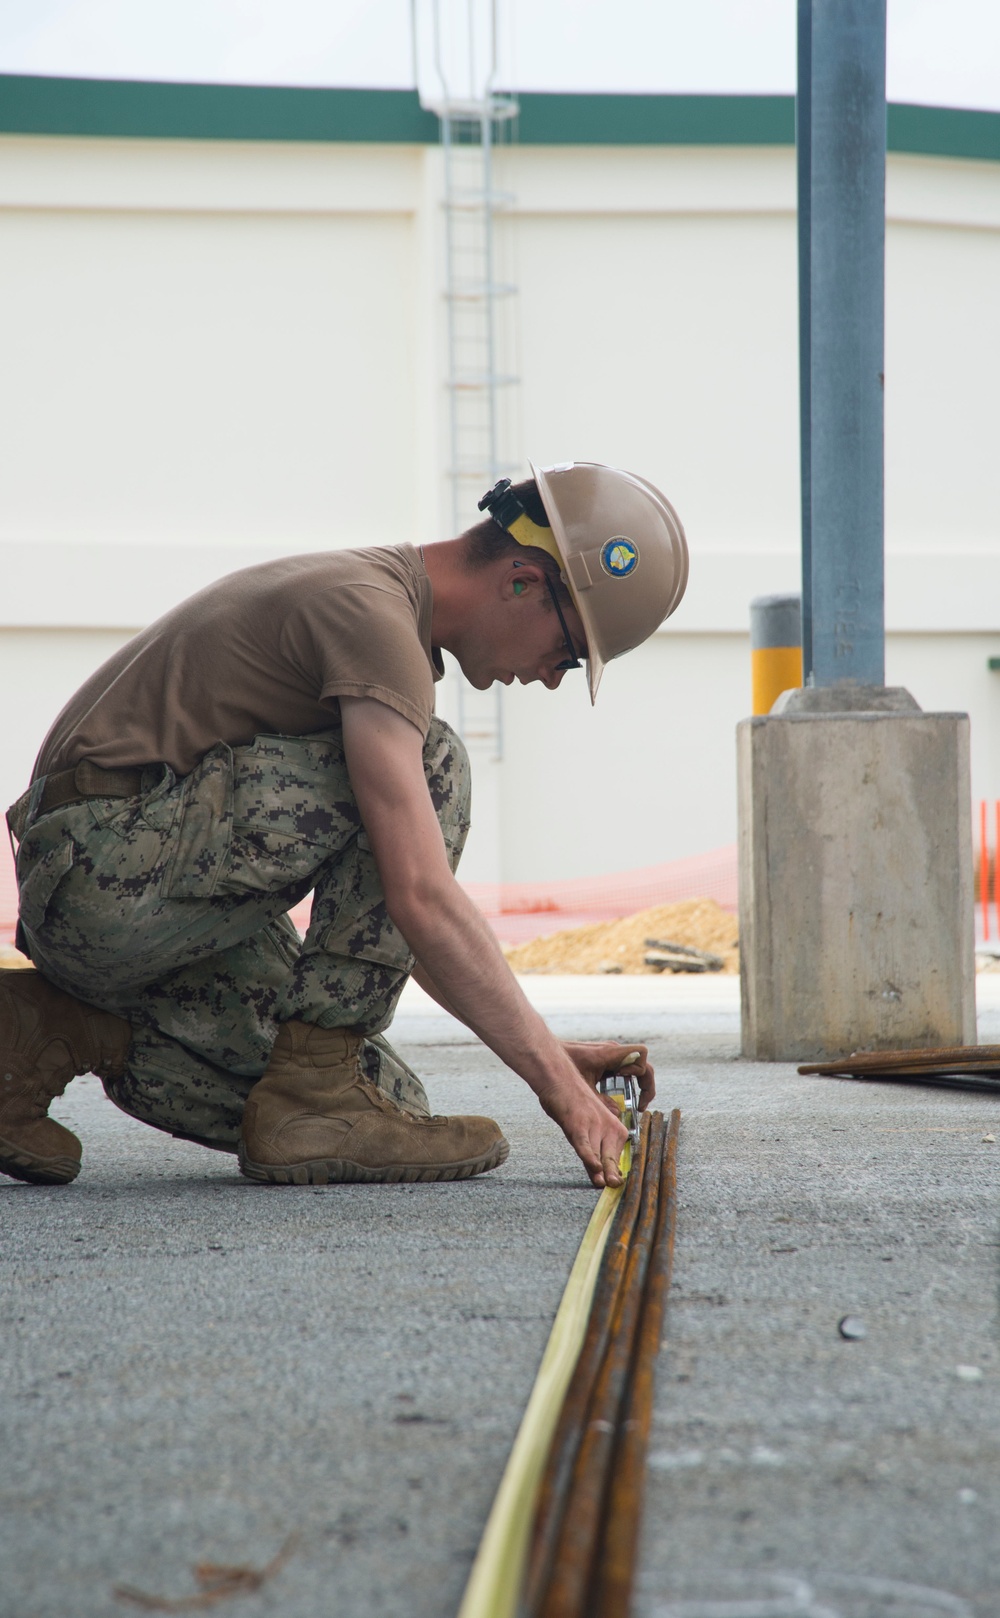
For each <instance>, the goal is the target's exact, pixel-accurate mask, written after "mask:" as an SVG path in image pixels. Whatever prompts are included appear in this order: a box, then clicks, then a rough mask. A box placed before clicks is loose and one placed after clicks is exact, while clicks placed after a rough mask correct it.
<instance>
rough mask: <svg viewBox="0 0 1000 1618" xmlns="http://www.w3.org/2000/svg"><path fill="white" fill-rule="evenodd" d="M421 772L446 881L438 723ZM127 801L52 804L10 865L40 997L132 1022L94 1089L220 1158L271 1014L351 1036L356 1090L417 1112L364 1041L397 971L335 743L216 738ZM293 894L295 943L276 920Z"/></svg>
mask: <svg viewBox="0 0 1000 1618" xmlns="http://www.w3.org/2000/svg"><path fill="white" fill-rule="evenodd" d="M424 773H425V776H426V779H427V786H428V790H429V792H430V795H431V800H432V802H433V804H434V808H435V810H436V813H437V817H438V821H439V824H440V826H441V830H442V833H443V836H444V841H445V846H446V848H447V852H448V858H449V861H450V863H451V867H452V870H455V869H456V867H457V865H458V861H459V858H460V856H461V852H462V848H463V846H464V844H465V839H466V836H467V834H468V829H469V803H470V795H471V794H470V779H469V763H468V757H467V755H466V752H465V749H464V747H463V745H462V743H461V741H459V739H458V737H457V736H456V735H455V734H454V732H453V731H452V730H451V729H450V728H449V727H448V726H447V725H446V724H445V723H444V721H443V720H440V719H436V718H435V719H433V720H432V721H431V728H430V731H429V733H428V736H427V740H426V742H425V744H424ZM142 786H143V790H142V793H141V795H140V796H139V797H138V798H130V799H125V800H123V799H121V798H96V799H88V800H87V801H86V802H83V803H75V804H68V805H67V806H65V807H64V808H61V809H56V810H53V811H51V812H50V813H49V814H46V815H44V816H42V817H41V818H40V819H38V820H36V821H35V822H34V823H33V824H29V827H28V829H27V830H26V832H25V835H24V838H23V841H22V842H21V845H20V847H19V849H18V854H17V874H18V888H19V892H20V914H21V925H22V928H23V932H24V935H25V937H26V939H27V943H28V947H29V950H30V954H31V958H32V960H33V962H34V964H35V965H36V966H37V967H38V969H39V970H40V971H41V972H42V973H43V974H44V975H45V977H47V978H48V979H49V980H50V981H51V982H53V983H55V984H57V985H58V986H59V987H60V988H63V989H66V990H68V992H69V993H71V994H74V995H77V996H78V997H79V998H80V999H82V1000H86V1001H89V1002H90V1003H91V1004H92V1005H95V1006H99V1007H101V1008H102V1009H103V1010H106V1011H113V1012H117V1013H118V1015H119V1016H122V1017H126V1018H127V1019H128V1020H129V1021H130V1023H131V1024H132V1029H133V1041H132V1046H131V1049H130V1051H129V1059H128V1068H127V1072H126V1074H125V1077H124V1078H123V1079H122V1080H120V1081H113V1082H109V1083H108V1084H107V1085H106V1089H107V1091H108V1094H109V1095H110V1096H111V1099H112V1100H113V1101H115V1102H116V1103H117V1104H118V1105H119V1106H120V1107H122V1108H123V1110H124V1111H125V1112H128V1113H131V1114H132V1115H133V1117H136V1118H140V1119H142V1120H143V1121H144V1122H145V1123H150V1124H153V1125H154V1126H155V1127H156V1128H158V1129H164V1130H167V1131H168V1132H169V1133H171V1134H174V1135H178V1136H181V1137H182V1138H185V1139H189V1140H197V1141H200V1142H202V1143H203V1144H204V1145H206V1146H214V1147H217V1148H219V1149H221V1150H224V1151H233V1150H235V1147H236V1143H237V1141H238V1138H239V1128H240V1121H241V1118H242V1115H243V1104H244V1102H245V1100H246V1096H247V1094H248V1092H249V1091H250V1089H251V1088H252V1086H253V1085H254V1084H255V1083H256V1081H257V1079H258V1078H259V1077H260V1075H261V1074H262V1073H263V1071H264V1069H265V1067H266V1066H267V1062H268V1058H269V1056H270V1052H271V1046H272V1045H273V1043H274V1039H275V1034H276V1029H277V1024H278V1023H279V1022H282V1021H285V1020H287V1019H288V1018H291V1017H298V1018H301V1019H303V1020H304V1021H306V1022H315V1023H320V1024H321V1025H322V1026H323V1027H326V1028H339V1027H354V1028H358V1029H360V1030H361V1031H362V1032H363V1033H364V1034H365V1035H366V1036H367V1037H366V1040H365V1043H364V1045H363V1047H362V1062H363V1065H364V1067H365V1069H366V1072H367V1075H368V1077H369V1078H370V1079H371V1080H372V1081H373V1082H374V1083H376V1084H377V1085H379V1087H380V1088H381V1089H383V1090H384V1091H385V1092H386V1093H387V1094H388V1095H390V1096H391V1097H392V1099H393V1100H394V1101H396V1102H397V1103H399V1104H400V1105H401V1106H404V1107H407V1108H408V1109H409V1110H411V1111H413V1112H418V1113H426V1112H427V1111H428V1110H429V1109H428V1106H427V1098H426V1095H425V1094H424V1089H423V1086H422V1084H421V1083H420V1080H419V1079H418V1078H417V1076H416V1074H415V1073H413V1072H412V1070H411V1069H410V1068H409V1067H408V1066H407V1065H406V1063H405V1062H404V1061H403V1060H402V1058H401V1057H400V1056H399V1055H398V1054H397V1053H396V1052H395V1051H393V1049H392V1047H391V1045H390V1044H389V1043H388V1041H387V1040H386V1039H384V1038H383V1037H382V1036H383V1030H384V1029H386V1028H387V1027H388V1026H389V1024H390V1022H391V1021H392V1017H393V1014H394V1012H395V1009H396V1004H397V1002H398V1000H399V996H400V994H401V993H402V989H403V985H404V984H405V982H406V980H407V978H408V976H409V974H410V972H411V971H412V969H413V956H412V955H411V954H410V951H409V948H408V946H407V944H406V941H405V940H404V939H403V937H402V936H401V934H400V933H399V932H398V931H397V929H396V928H395V927H394V926H393V924H392V922H391V921H390V919H389V916H388V914H387V911H386V906H385V900H384V897H383V894H382V886H381V882H380V879H379V874H378V868H377V866H376V864H375V860H374V857H373V855H372V851H371V847H370V845H369V843H368V838H367V836H366V834H365V832H364V829H363V827H362V825H361V817H360V815H359V813H358V807H357V804H356V802H355V800H354V794H353V791H352V789H351V783H350V778H349V775H348V772H347V766H346V763H345V760H344V751H343V742H342V738H341V734H340V731H339V730H336V731H333V730H331V731H329V732H323V733H321V734H317V735H313V736H258V737H257V738H256V739H255V740H254V741H253V742H252V743H250V744H249V745H248V746H246V747H236V748H229V747H227V746H226V745H225V744H224V743H219V744H218V745H217V746H216V747H214V748H213V749H212V750H211V752H209V753H208V754H206V756H205V758H204V759H202V761H201V763H200V764H199V765H198V767H197V768H196V769H195V770H194V771H193V772H192V773H191V774H190V775H188V776H185V777H184V778H183V779H181V780H177V779H176V778H175V777H174V774H173V772H172V771H171V770H170V769H169V768H167V766H165V765H155V766H150V767H149V768H148V769H147V770H145V771H144V772H143V782H142ZM310 891H312V892H313V907H312V920H311V923H310V926H309V931H308V933H307V934H306V937H305V940H304V941H302V940H300V938H299V935H298V933H297V932H296V930H295V928H294V927H293V925H292V923H291V922H290V920H289V919H288V915H287V912H288V911H289V910H290V909H291V908H292V907H293V906H294V905H296V904H297V903H298V902H299V901H300V900H301V899H303V898H305V896H306V895H307V894H308V893H309V892H310Z"/></svg>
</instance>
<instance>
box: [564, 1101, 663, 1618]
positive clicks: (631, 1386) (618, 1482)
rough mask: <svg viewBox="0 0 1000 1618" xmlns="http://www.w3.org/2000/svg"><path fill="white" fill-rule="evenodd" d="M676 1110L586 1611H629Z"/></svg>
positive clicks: (599, 1614) (615, 1617)
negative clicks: (593, 1576) (599, 1542)
mask: <svg viewBox="0 0 1000 1618" xmlns="http://www.w3.org/2000/svg"><path fill="white" fill-rule="evenodd" d="M680 1122H681V1115H680V1112H679V1111H678V1110H677V1109H676V1108H675V1109H674V1111H673V1112H672V1113H671V1114H670V1123H669V1126H668V1129H667V1138H666V1145H665V1147H664V1151H663V1161H662V1168H661V1178H660V1191H659V1199H658V1201H659V1207H658V1211H657V1221H656V1234H655V1236H654V1238H653V1250H652V1255H651V1257H650V1262H649V1271H648V1274H647V1278H646V1290H645V1294H644V1296H643V1300H642V1314H641V1317H640V1321H639V1329H638V1332H637V1333H636V1338H635V1345H634V1348H633V1353H632V1368H631V1376H630V1378H629V1381H628V1385H627V1387H626V1390H625V1398H624V1401H623V1408H622V1411H621V1416H620V1424H619V1430H618V1442H617V1444H616V1446H615V1453H614V1458H613V1460H612V1463H611V1474H610V1488H609V1490H608V1494H607V1497H606V1502H605V1509H604V1516H603V1523H602V1527H603V1532H602V1536H601V1544H600V1545H599V1547H598V1552H597V1556H596V1558H595V1562H594V1573H595V1578H594V1581H593V1583H592V1585H591V1590H590V1596H589V1601H588V1604H587V1608H586V1614H587V1618H622V1615H623V1614H625V1613H627V1612H628V1610H629V1603H630V1601H631V1596H632V1580H633V1575H634V1573H635V1565H636V1557H637V1555H638V1550H639V1530H640V1527H641V1523H642V1497H643V1484H644V1481H645V1474H646V1450H647V1447H648V1444H649V1429H650V1424H651V1422H652V1417H653V1391H654V1385H655V1379H656V1361H657V1358H658V1356H659V1352H660V1343H661V1340H662V1334H663V1317H664V1313H665V1310H666V1304H667V1297H668V1295H669V1292H670V1272H671V1269H672V1266H673V1258H674V1231H675V1228H676V1223H677V1136H678V1131H679V1129H680Z"/></svg>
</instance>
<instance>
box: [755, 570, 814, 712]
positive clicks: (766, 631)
mask: <svg viewBox="0 0 1000 1618" xmlns="http://www.w3.org/2000/svg"><path fill="white" fill-rule="evenodd" d="M750 676H751V685H752V691H753V712H754V713H755V714H766V713H770V712H771V709H772V708H773V707H774V704H775V703H776V702H777V700H778V698H779V697H780V696H781V693H782V692H783V691H794V690H796V689H797V688H798V687H799V686H800V685H801V684H802V602H801V599H800V597H799V596H796V595H773V596H755V597H754V599H753V601H751V603H750Z"/></svg>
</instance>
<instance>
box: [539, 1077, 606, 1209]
mask: <svg viewBox="0 0 1000 1618" xmlns="http://www.w3.org/2000/svg"><path fill="white" fill-rule="evenodd" d="M538 1099H539V1101H540V1102H541V1104H542V1107H543V1108H544V1110H545V1111H546V1112H547V1113H548V1115H549V1117H550V1118H551V1119H552V1120H553V1121H554V1122H555V1123H557V1124H558V1125H559V1128H560V1129H561V1130H562V1132H563V1134H564V1135H565V1136H566V1139H567V1140H568V1141H569V1143H570V1145H571V1146H572V1148H573V1150H574V1151H575V1152H576V1155H577V1156H578V1157H579V1159H580V1161H581V1163H582V1164H583V1166H584V1168H585V1169H586V1171H587V1173H588V1174H589V1175H590V1183H591V1185H594V1186H596V1187H597V1189H598V1190H601V1188H602V1187H603V1186H606V1185H610V1186H618V1185H621V1183H622V1176H621V1170H620V1169H619V1167H618V1160H619V1158H620V1157H621V1155H622V1152H623V1151H624V1150H625V1142H626V1141H627V1140H628V1130H627V1129H626V1128H625V1125H624V1124H623V1123H622V1121H621V1116H620V1114H619V1112H618V1110H617V1108H615V1107H612V1106H611V1105H610V1104H609V1103H607V1102H605V1101H604V1100H603V1098H602V1097H600V1096H598V1095H597V1094H596V1093H595V1092H594V1091H592V1090H588V1089H587V1088H585V1087H584V1086H583V1085H582V1084H573V1083H572V1082H571V1083H570V1084H569V1085H552V1086H551V1088H549V1089H543V1090H539V1091H538Z"/></svg>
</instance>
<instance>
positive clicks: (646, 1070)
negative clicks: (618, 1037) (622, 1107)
mask: <svg viewBox="0 0 1000 1618" xmlns="http://www.w3.org/2000/svg"><path fill="white" fill-rule="evenodd" d="M563 1050H564V1051H565V1052H566V1055H567V1056H568V1057H569V1059H570V1061H571V1062H572V1063H573V1065H574V1066H575V1067H576V1068H577V1070H578V1071H579V1072H580V1073H582V1074H583V1077H584V1078H585V1079H586V1081H587V1083H588V1084H589V1085H591V1086H592V1087H593V1088H594V1089H596V1088H597V1081H598V1079H606V1078H608V1077H609V1076H610V1075H611V1074H613V1073H626V1074H628V1076H629V1077H630V1078H633V1079H638V1080H639V1111H640V1112H645V1110H646V1108H647V1107H648V1106H649V1103H650V1102H651V1101H652V1099H653V1097H654V1096H655V1095H656V1082H655V1078H654V1074H653V1064H652V1063H651V1062H650V1060H649V1052H648V1051H647V1049H646V1047H645V1045H639V1044H635V1045H618V1044H616V1042H615V1041H614V1040H613V1039H607V1040H594V1041H593V1042H589V1041H588V1042H587V1043H584V1042H582V1041H580V1042H577V1041H574V1040H564V1041H563ZM634 1051H638V1053H639V1060H638V1061H637V1062H628V1063H627V1062H626V1061H625V1058H626V1056H631V1055H632V1053H633V1052H634Z"/></svg>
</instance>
